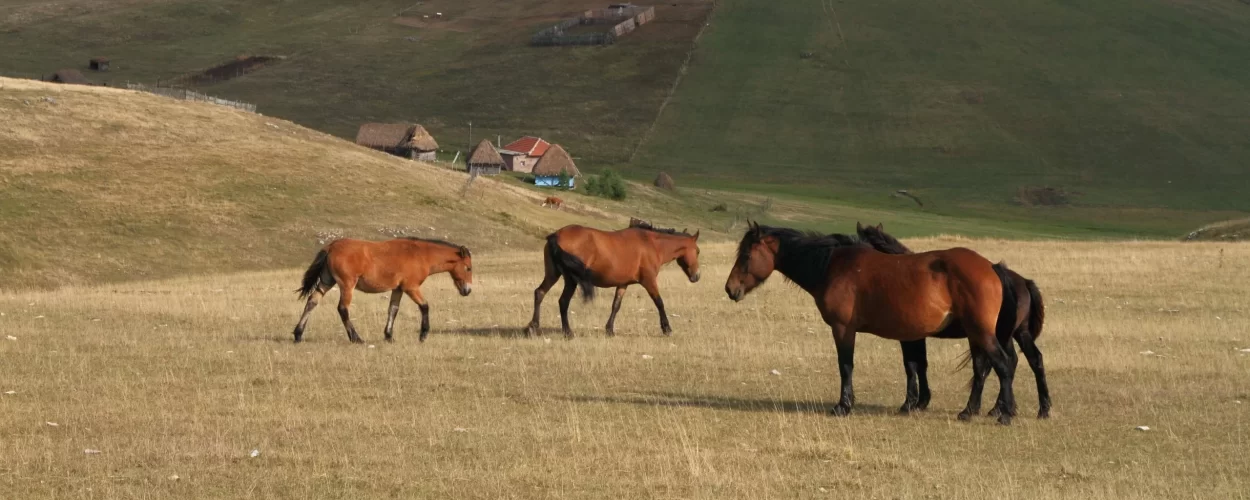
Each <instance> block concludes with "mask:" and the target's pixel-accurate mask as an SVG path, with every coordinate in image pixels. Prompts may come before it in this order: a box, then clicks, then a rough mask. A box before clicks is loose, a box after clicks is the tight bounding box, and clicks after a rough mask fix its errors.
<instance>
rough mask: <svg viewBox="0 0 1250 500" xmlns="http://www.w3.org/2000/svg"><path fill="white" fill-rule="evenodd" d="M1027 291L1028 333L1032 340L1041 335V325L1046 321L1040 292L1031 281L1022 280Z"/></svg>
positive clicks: (1044, 307) (1044, 306)
mask: <svg viewBox="0 0 1250 500" xmlns="http://www.w3.org/2000/svg"><path fill="white" fill-rule="evenodd" d="M1024 286H1026V287H1028V289H1029V333H1031V334H1033V340H1037V337H1039V336H1041V335H1042V323H1043V322H1045V321H1046V305H1045V304H1043V303H1042V291H1041V290H1038V289H1037V283H1034V282H1033V280H1024Z"/></svg>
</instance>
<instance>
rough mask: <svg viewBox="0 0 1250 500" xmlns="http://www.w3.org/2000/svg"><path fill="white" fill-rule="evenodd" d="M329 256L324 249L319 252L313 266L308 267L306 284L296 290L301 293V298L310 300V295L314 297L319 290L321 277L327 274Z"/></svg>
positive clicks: (305, 274) (305, 272) (305, 276)
mask: <svg viewBox="0 0 1250 500" xmlns="http://www.w3.org/2000/svg"><path fill="white" fill-rule="evenodd" d="M329 256H330V252H329V251H327V250H326V249H324V248H323V249H321V251H320V252H317V257H315V258H313V261H312V265H310V266H308V270H307V271H304V283H303V284H302V285H301V286H300V287H299V289H298V290H296V292H297V293H299V298H301V299H306V298H308V296H309V295H312V292H313V290H315V289H316V288H317V285H320V284H321V275H322V274H323V273H325V270H326V264H327V263H328V262H329Z"/></svg>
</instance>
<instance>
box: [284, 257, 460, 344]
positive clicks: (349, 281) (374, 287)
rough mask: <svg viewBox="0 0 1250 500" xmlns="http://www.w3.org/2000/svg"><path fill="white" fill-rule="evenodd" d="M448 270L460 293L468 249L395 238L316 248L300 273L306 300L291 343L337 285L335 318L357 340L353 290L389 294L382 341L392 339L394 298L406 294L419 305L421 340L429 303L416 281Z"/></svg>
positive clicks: (300, 337) (426, 328) (395, 310)
mask: <svg viewBox="0 0 1250 500" xmlns="http://www.w3.org/2000/svg"><path fill="white" fill-rule="evenodd" d="M438 273H451V279H452V281H453V282H454V283H455V284H456V289H457V290H459V291H460V295H461V296H465V295H468V294H469V292H470V291H472V289H473V256H472V255H471V254H470V253H469V249H468V248H465V247H462V246H460V245H456V244H453V243H447V242H445V241H439V240H426V239H421V238H400V239H396V240H389V241H362V240H352V239H341V240H335V241H334V242H331V243H330V244H329V245H326V247H325V248H323V249H321V251H320V252H317V257H316V258H314V259H313V262H312V265H310V266H308V270H307V271H304V282H303V285H302V286H300V288H299V290H296V291H297V292H299V296H300V298H301V299H302V298H305V297H307V298H308V303H307V304H305V305H304V314H303V315H301V316H300V318H299V324H297V325H295V341H296V342H299V341H300V340H303V337H304V326H305V325H307V324H308V316H309V315H310V314H311V313H312V310H313V308H315V307H317V301H319V300H321V297H322V296H323V295H325V293H326V292H328V291H330V289H331V288H334V286H335V285H338V287H339V317H340V318H341V319H342V320H343V327H344V328H346V329H347V338H348V340H351V341H352V342H354V343H357V344H359V343H361V340H360V335H357V334H356V327H354V326H352V321H351V319H350V318H348V314H347V308H348V306H350V305H351V304H352V291H353V290H360V291H362V292H365V293H382V292H386V291H389V292H391V307H390V311H389V313H388V315H387V317H386V332H385V334H386V341H387V342H390V341H391V333H392V331H393V328H394V326H395V315H396V314H397V313H399V301H400V300H402V299H403V296H404V295H405V294H406V295H408V298H410V299H412V301H413V302H416V303H417V307H419V308H421V342H425V337H426V335H428V334H429V333H430V306H429V305H428V304H426V303H425V297H424V296H422V295H421V284H422V283H424V282H425V279H426V278H427V277H429V276H430V275H431V274H438Z"/></svg>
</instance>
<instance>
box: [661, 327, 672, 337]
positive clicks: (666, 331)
mask: <svg viewBox="0 0 1250 500" xmlns="http://www.w3.org/2000/svg"><path fill="white" fill-rule="evenodd" d="M663 332H664V336H665V337H672V336H673V329H672V328H665V329H664V330H663Z"/></svg>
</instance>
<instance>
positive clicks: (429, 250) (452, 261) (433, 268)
mask: <svg viewBox="0 0 1250 500" xmlns="http://www.w3.org/2000/svg"><path fill="white" fill-rule="evenodd" d="M423 245H424V247H425V248H423V249H421V250H424V252H422V253H424V254H425V257H426V258H427V259H428V260H429V262H430V274H438V273H445V272H448V271H451V270H452V268H454V267H456V262H458V261H459V260H460V259H459V257H460V256H459V252H460V250H459V249H456V248H450V247H447V246H445V245H438V244H434V243H424V242H423Z"/></svg>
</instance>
